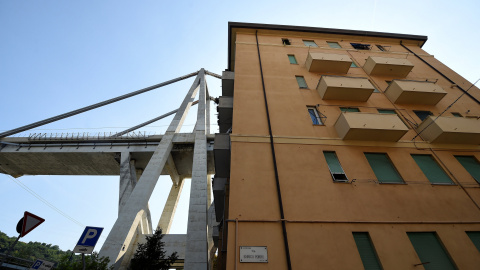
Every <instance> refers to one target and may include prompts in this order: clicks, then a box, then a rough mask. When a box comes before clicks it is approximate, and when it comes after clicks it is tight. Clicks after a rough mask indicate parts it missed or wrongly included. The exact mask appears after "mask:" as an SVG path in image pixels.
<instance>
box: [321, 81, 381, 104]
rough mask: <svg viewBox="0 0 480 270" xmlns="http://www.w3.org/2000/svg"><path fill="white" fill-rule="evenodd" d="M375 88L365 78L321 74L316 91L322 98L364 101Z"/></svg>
mask: <svg viewBox="0 0 480 270" xmlns="http://www.w3.org/2000/svg"><path fill="white" fill-rule="evenodd" d="M374 90H375V88H374V87H373V85H372V84H371V83H370V82H369V81H368V79H367V78H356V77H341V76H322V77H321V78H320V82H319V83H318V85H317V91H318V93H319V94H320V96H321V97H322V99H325V100H327V99H333V100H351V101H362V102H365V101H367V100H368V98H370V95H372V93H373V91H374Z"/></svg>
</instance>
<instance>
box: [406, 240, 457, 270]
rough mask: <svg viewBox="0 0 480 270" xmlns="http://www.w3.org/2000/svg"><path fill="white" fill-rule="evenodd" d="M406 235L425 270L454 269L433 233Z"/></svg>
mask: <svg viewBox="0 0 480 270" xmlns="http://www.w3.org/2000/svg"><path fill="white" fill-rule="evenodd" d="M407 235H408V238H410V242H412V245H413V248H414V249H415V251H416V252H417V255H418V257H419V258H420V261H421V262H422V263H425V264H424V265H423V267H424V268H425V269H426V270H430V269H438V270H448V269H456V268H455V266H454V265H453V263H452V261H451V260H450V258H449V256H448V254H447V252H446V251H445V249H444V248H443V247H442V244H441V243H440V241H439V240H438V238H437V235H436V234H435V233H434V232H409V233H407ZM427 262H428V263H427Z"/></svg>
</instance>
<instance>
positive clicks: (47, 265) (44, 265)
mask: <svg viewBox="0 0 480 270" xmlns="http://www.w3.org/2000/svg"><path fill="white" fill-rule="evenodd" d="M53 265H54V263H52V262H47V261H44V260H38V259H37V260H36V261H35V262H34V263H33V265H32V267H30V269H38V270H48V269H52V268H53Z"/></svg>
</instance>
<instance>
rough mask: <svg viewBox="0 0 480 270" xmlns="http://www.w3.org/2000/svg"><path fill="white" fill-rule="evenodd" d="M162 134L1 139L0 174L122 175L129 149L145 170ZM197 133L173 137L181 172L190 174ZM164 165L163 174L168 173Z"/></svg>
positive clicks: (210, 167) (210, 159)
mask: <svg viewBox="0 0 480 270" xmlns="http://www.w3.org/2000/svg"><path fill="white" fill-rule="evenodd" d="M161 138H162V136H161V135H155V136H148V137H144V138H139V137H135V138H134V137H131V138H127V137H121V138H116V139H110V138H95V137H88V138H82V139H73V138H69V139H65V138H63V139H59V138H48V139H47V138H43V139H38V138H37V139H32V138H28V137H16V138H9V137H7V138H2V139H1V140H0V173H3V174H9V175H11V176H13V177H19V176H22V175H119V172H120V165H119V160H120V159H119V158H120V153H121V152H123V151H129V152H130V153H131V156H132V159H134V160H135V167H136V168H137V169H141V170H143V169H145V167H146V166H147V163H148V161H149V160H150V158H151V156H152V155H153V152H154V151H155V149H156V147H157V145H158V143H159V142H160V140H161ZM213 140H214V136H213V135H209V136H208V137H207V141H208V143H207V148H208V149H207V153H208V154H207V156H208V163H207V166H208V173H209V174H214V172H215V168H214V162H213ZM193 145H194V136H193V134H191V133H179V134H177V135H176V136H175V138H174V147H173V149H172V152H171V154H172V157H173V160H174V162H175V166H176V168H177V171H178V174H179V175H180V176H181V177H191V171H192V162H193ZM168 174H169V173H168V171H167V170H166V169H165V168H164V169H163V171H162V175H168Z"/></svg>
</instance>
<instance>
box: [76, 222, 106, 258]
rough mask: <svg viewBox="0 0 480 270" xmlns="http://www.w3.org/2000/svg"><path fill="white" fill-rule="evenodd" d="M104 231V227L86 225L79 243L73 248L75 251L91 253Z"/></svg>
mask: <svg viewBox="0 0 480 270" xmlns="http://www.w3.org/2000/svg"><path fill="white" fill-rule="evenodd" d="M102 231H103V228H97V227H86V228H85V230H84V231H83V233H82V236H80V239H79V240H78V243H77V245H76V246H75V248H74V249H73V252H76V253H85V254H91V253H92V252H93V249H94V248H95V245H96V244H97V241H98V238H100V235H101V234H102Z"/></svg>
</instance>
